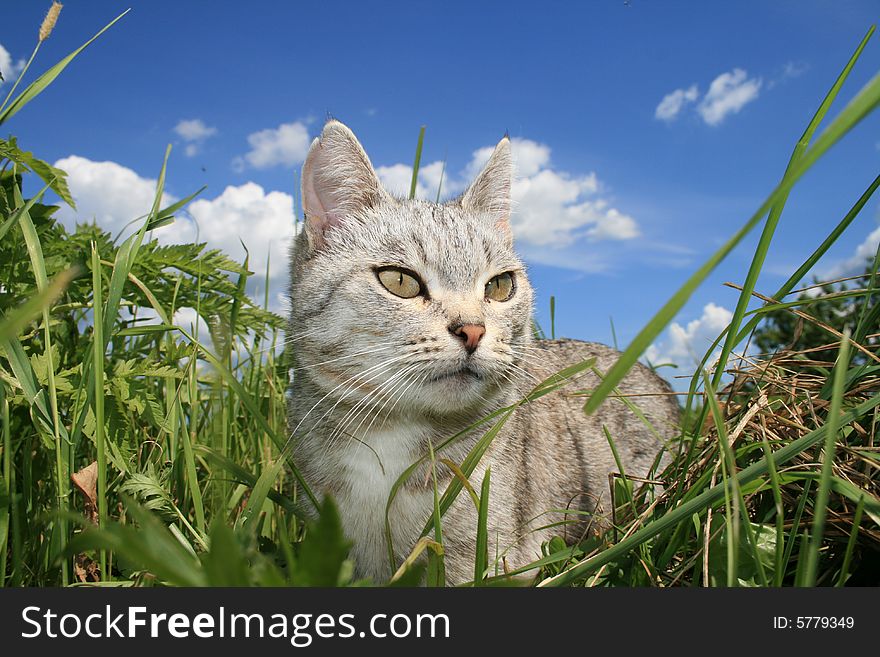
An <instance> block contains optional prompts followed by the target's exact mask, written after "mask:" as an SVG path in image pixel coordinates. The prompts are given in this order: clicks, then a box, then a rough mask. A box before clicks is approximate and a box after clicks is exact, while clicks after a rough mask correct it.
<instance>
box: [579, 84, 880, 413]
mask: <svg viewBox="0 0 880 657" xmlns="http://www.w3.org/2000/svg"><path fill="white" fill-rule="evenodd" d="M878 104H880V75H875V76H874V77H873V78H872V79H871V81H870V82H868V84H867V85H865V87H863V89H862V90H861V91H860V92H859V93H858V95H857V96H856V97H855V98H853V100H851V101H850V103H849V104H848V105H847V106H846V107H845V108H844V109H843V110H842V111H841V112H840V114H839V115H838V116H837V117H836V118H835V119H834V120H833V121H832V123H831V125H829V126H828V128H827V129H826V130H825V131H824V132H823V133H822V134H821V135H820V136H819V137H818V138H817V139H816V141H815V143H814V144H813V146H812V147H810V148H809V149H807V150H806V151H805V152H804V153H803V155H802V156H801V157H800V158H799V159H798V161H797V162H796V163H795V164H794V165H793V166H792V168H791V169H790V170H789V171H787V172H786V175H785V176H784V177H783V179H782V181H780V183H779V184H778V185H777V186H776V188H775V189H774V190H773V191H772V192H771V193H770V195H769V196H768V197H767V199H766V200H765V201H764V202H763V203H762V204H761V206H760V207H759V208H758V210H757V211H756V212H755V213H754V214H753V215H752V216H751V217H750V218H749V220H748V221H747V222H746V223H745V224H744V225H743V226H742V227H741V228H740V229H739V230H738V231H737V232H736V233H735V234H734V235H733V236H732V237H731V238H730V239H729V240H728V241H727V242H726V243H725V244H724V245H723V246H722V247H721V248H720V249H718V250H717V251H716V252H715V253H714V254H713V255H712V256H711V257H710V258H709V259H708V260H707V261H706V262H705V263H704V264H703V265H702V266H701V267H700V268H699V269H698V270H697V271H696V272H695V273H694V274H693V275H691V277H690V278H688V280H687V281H686V282H685V283H684V285H682V286H681V288H680V289H679V290H678V291H677V292H676V293H675V294H674V295H673V296H672V298H670V299H669V301H667V302H666V304H664V306H663V307H662V308H661V309H660V310H659V311H658V312H657V313H656V314H655V315H654V317H653V318H652V319H651V320H650V321H649V322H648V324H647V325H646V326H645V327H644V328H643V329H642V330H641V331H640V332H639V334H638V335H637V336H636V337H635V338H634V339H633V341H632V342H631V343H630V345H629V347H627V349H626V351H624V352H623V354H622V355H621V357H620V359H619V360H618V361H617V362H616V363H615V364H614V366H613V367H612V368H611V370H609V372H608V376H607V377H606V379H605V380H604V381H602V382H601V383H600V384H599V387H598V388H597V389H596V391H595V392H594V393H593V394H592V395H591V396H590V398H589V399H588V400H587V403H586V404H585V406H584V411H585V412H587V413H593V412H595V410H596V409H597V408H598V407H599V405H600V404H601V403H602V402H603V401H604V400H605V397H606V396H607V395H608V394H609V393H610V392H611V389H612V388H613V387H614V386H616V385H617V384H618V383H619V382H620V381H621V379H623V377H624V376H625V375H626V373H627V372H628V371H629V369H630V368H631V367H632V366H633V364H634V363H635V362H636V360H638V358H639V357H640V356H641V355H642V353H644V351H645V349H647V348H648V346H649V345H650V344H651V342H653V341H654V339H655V338H656V337H657V336H658V335H659V334H660V332H661V331H662V330H663V328H664V327H665V326H666V325H667V324H668V323H669V322H670V321H671V320H672V318H673V317H675V315H676V314H677V313H678V312H679V311H680V310H681V308H682V306H684V304H685V303H686V302H687V300H688V299H689V298H690V297H691V295H692V294H693V292H694V291H695V290H696V289H697V287H699V285H700V284H701V283H702V282H703V281H704V280H705V279H706V278H707V277H708V276H709V274H710V273H711V272H712V271H714V269H715V267H717V266H718V264H719V263H720V262H721V261H722V260H724V259H725V258H726V257H727V255H728V254H729V253H730V252H731V251H732V250H733V249H734V248H735V247H736V246H737V245H738V244H739V243H740V242H741V241H742V240H743V239H744V238H745V237H746V235H748V234H749V233H750V232H751V231H752V229H753V228H754V227H755V226H756V225H757V224H758V223H759V222H760V220H761V218H762V217H763V216H764V215H765V214H766V213H767V212H768V211H769V210H770V208H772V207H773V205H774V204H775V203H777V202H778V201H779V200H781V199H782V198H783V197H784V195H785V194H787V193H788V192H789V190H791V188H792V187H793V186H794V185H795V183H796V182H797V181H798V180H800V179H801V177H802V176H803V175H804V174H805V173H806V172H807V171H808V170H809V169H810V168H811V167H812V166H813V164H815V163H816V161H817V160H818V159H819V158H820V157H822V156H823V155H824V154H825V153H826V152H827V151H828V150H829V149H830V148H831V147H832V146H833V145H834V144H836V143H837V142H838V141H839V140H840V139H841V138H842V137H843V136H844V135H845V134H847V133H848V132H849V131H850V130H852V129H853V128H854V127H855V126H856V125H857V124H858V123H860V122H861V121H862V120H863V119H864V118H865V117H866V116H867V115H868V114H869V113H870V112H872V111H873V110H874V109H875V108H876V107H877V105H878Z"/></svg>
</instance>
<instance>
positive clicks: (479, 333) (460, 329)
mask: <svg viewBox="0 0 880 657" xmlns="http://www.w3.org/2000/svg"><path fill="white" fill-rule="evenodd" d="M449 332H450V333H452V335H454V336H455V337H457V338H459V339H460V340H461V341H462V342H463V343H464V348H465V349H467V352H468V353H469V354H472V353H474V352H475V351H476V350H477V347H478V346H479V344H480V340H481V339H482V337H483V336H484V335H485V334H486V327H485V326H483V325H482V324H452V325H451V326H450V327H449Z"/></svg>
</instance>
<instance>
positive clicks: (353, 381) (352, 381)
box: [288, 354, 408, 442]
mask: <svg viewBox="0 0 880 657" xmlns="http://www.w3.org/2000/svg"><path fill="white" fill-rule="evenodd" d="M407 357H408V354H404V355H402V356H396V357H393V358H389V359H388V360H385V361H383V362H381V363H378V364H377V365H373V366H372V367H369V368H367V369H366V370H364V371H363V372H359V373H358V374H356V375H354V376H352V377H351V378H349V379H347V380H346V381H343V382H342V383H340V384H339V385H337V386H336V387H335V388H333V389H332V390H330V392H328V393H327V394H325V395H324V396H323V397H321V398H320V399H319V400H318V401H317V402H315V403H314V404H313V405H312V407H311V408H310V409H309V410H308V411H306V413H305V414H304V415H303V416H302V418H301V419H300V421H299V422H298V423H297V425H296V426H295V427H294V428H293V430H292V431H291V432H290V438H289V439H288V442H290V441H291V440H293V437H294V436H296V432H297V431H298V430H299V428H300V427H301V426H302V423H303V422H305V421H306V418H308V417H309V415H311V413H312V411H314V410H315V408H317V406H318V405H319V404H321V403H322V402H323V401H324V400H325V399H327V398H328V397H330V396H331V395H332V394H333V393H334V392H336V391H337V390H339V389H340V388H342V387H343V386H345V385H347V384H351V385H355V384H356V383H357V382H358V380H359V379H360V378H361V377H363V375H365V374H367V373H369V372H371V371H373V370H376V369H377V368H381V367H386V366H388V365H390V364H393V363H396V362H399V361H401V360H404V359H405V358H407ZM343 398H344V397H343ZM340 401H341V400H340ZM338 403H339V402H338V401H337V404H338ZM313 428H314V427H313Z"/></svg>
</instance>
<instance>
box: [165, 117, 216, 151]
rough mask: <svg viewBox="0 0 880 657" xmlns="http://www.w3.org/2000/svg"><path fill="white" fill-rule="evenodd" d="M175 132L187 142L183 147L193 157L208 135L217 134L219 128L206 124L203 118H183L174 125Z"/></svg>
mask: <svg viewBox="0 0 880 657" xmlns="http://www.w3.org/2000/svg"><path fill="white" fill-rule="evenodd" d="M174 132H176V133H177V134H178V135H179V136H180V137H181V138H182V139H183V140H184V141H185V142H187V144H186V146H185V147H184V149H183V152H184V154H185V155H186V156H187V157H193V156H195V155H197V154H198V152H199V150H200V149H201V147H202V144H203V143H204V142H205V140H206V139H208V137H213V136H214V135H216V134H217V128H213V127H211V126H208V125H206V124H205V122H204V121H202V120H201V119H182V120H181V121H178V123H177V125H176V126H174Z"/></svg>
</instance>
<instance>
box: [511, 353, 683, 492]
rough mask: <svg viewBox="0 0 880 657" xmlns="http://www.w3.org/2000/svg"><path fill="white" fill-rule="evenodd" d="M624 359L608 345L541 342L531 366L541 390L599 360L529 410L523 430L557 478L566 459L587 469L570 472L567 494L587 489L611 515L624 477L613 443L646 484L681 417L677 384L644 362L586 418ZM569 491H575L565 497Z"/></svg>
mask: <svg viewBox="0 0 880 657" xmlns="http://www.w3.org/2000/svg"><path fill="white" fill-rule="evenodd" d="M619 357H620V352H619V351H617V350H616V349H613V348H611V347H609V346H607V345H603V344H599V343H595V342H581V341H579V340H569V339H559V340H536V341H535V342H534V343H533V345H532V348H531V349H530V351H529V356H528V358H527V359H526V364H527V368H528V371H529V373H530V375H531V377H532V378H531V379H530V382H531V384H533V385H534V384H535V383H536V382H537V381H538V380H540V381H543V380H545V379H546V378H547V377H549V376H551V375H553V374H555V373H556V372H558V371H560V370H562V369H563V368H566V367H569V366H571V365H575V364H578V363H581V362H583V361H585V360H588V359H595V361H594V363H593V365H592V366H591V367H589V368H587V369H586V370H584V371H582V372H580V373H578V374H576V375H573V376H572V377H571V379H570V381H569V382H568V383H567V384H566V385H565V386H564V387H562V388H561V389H559V390H558V391H556V392H553V393H550V394H548V395H545V396H543V397H541V398H539V399H537V400H535V401H533V402H531V403H529V404H527V405H526V406H524V407H523V408H522V411H523V417H522V422H523V424H522V425H521V426H522V428H523V434H524V435H523V438H525V439H526V440H527V441H528V442H530V443H531V444H530V445H529V449H530V450H532V451H533V453H535V452H536V453H537V455H540V456H542V457H543V459H542V460H543V461H544V462H545V463H546V464H547V465H548V467H549V468H552V469H553V470H556V472H557V473H559V472H560V471H561V470H562V468H560V467H559V466H562V465H563V464H562V463H560V457H559V455H560V454H567V455H568V458H569V459H570V458H571V456H574V457H575V459H576V461H577V463H578V465H579V467H578V468H576V469H573V468H571V467H569V468H567V470H568V472H567V473H566V476H565V477H564V479H566V480H567V487H568V488H571V489H574V488H575V487H577V486H578V485H580V486H582V487H583V486H586V489H587V490H588V491H589V495H590V496H591V497H592V500H593V502H598V503H600V506H603V507H606V508H607V504H603V503H602V500H603V499H607V492H606V491H607V490H608V486H609V485H608V473H609V472H619V470H620V468H618V467H617V463H616V461H615V459H614V454H613V452H612V451H611V447H610V445H609V440H608V437H609V436H610V438H611V440H612V441H613V442H614V445H615V447H616V449H617V451H618V454H619V456H620V459H621V462H622V465H623V469H624V470H625V472H626V474H627V475H630V476H635V477H645V476H646V475H648V474H649V471H650V469H651V466H652V464H653V462H654V460H655V458H656V456H657V454H658V453H660V451H661V450H662V448H663V446H664V443H665V442H667V441H668V440H669V439H670V438H672V437H673V436H674V435H675V434H676V433H677V430H678V423H679V415H680V410H679V405H678V402H677V401H676V397H675V395H674V393H673V391H672V389H671V387H670V386H669V384H668V383H667V382H666V381H664V380H663V379H662V378H661V377H660V376H658V375H657V374H656V373H655V372H653V371H652V370H651V369H650V368H648V367H646V366H644V365H642V364H641V363H636V364H635V365H634V366H633V367H632V369H631V370H630V371H629V373H628V374H627V375H626V377H624V379H623V380H622V381H621V382H620V384H619V385H618V386H617V387H616V390H615V391H614V392H612V393H611V394H610V395H609V396H608V397H607V398H606V399H605V401H604V402H603V404H602V405H601V406H600V407H599V409H598V410H597V411H596V412H595V413H593V414H591V415H586V414H585V413H584V411H583V407H584V403H585V402H586V401H587V399H588V397H589V393H591V392H592V391H593V390H594V389H595V388H596V387H597V386H598V384H599V382H600V381H601V378H600V377H601V376H604V375H605V374H606V373H607V372H608V371H609V370H610V369H611V367H612V366H613V365H614V364H615V363H616V362H617V360H618V358H619ZM606 430H607V435H606ZM664 462H665V459H664ZM567 465H569V466H570V465H572V464H571V462H570V461H569V462H568V464H567ZM547 475H551V473H550V472H548V473H547ZM556 476H557V477H558V476H559V475H558V474H557V475H556ZM557 480H558V479H557ZM568 492H571V493H572V494H574V492H575V491H574V490H571V491H560V494H562V495H565V494H566V493H568ZM587 506H592V505H591V504H587Z"/></svg>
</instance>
